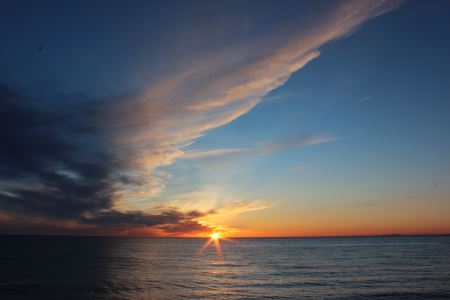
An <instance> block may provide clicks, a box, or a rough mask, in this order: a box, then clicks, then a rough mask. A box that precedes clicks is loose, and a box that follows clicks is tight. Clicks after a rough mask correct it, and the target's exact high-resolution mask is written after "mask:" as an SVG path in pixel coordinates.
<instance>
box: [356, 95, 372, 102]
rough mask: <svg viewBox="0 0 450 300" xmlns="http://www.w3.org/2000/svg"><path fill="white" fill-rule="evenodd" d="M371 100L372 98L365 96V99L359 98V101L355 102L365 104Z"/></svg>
mask: <svg viewBox="0 0 450 300" xmlns="http://www.w3.org/2000/svg"><path fill="white" fill-rule="evenodd" d="M372 99H373V97H372V96H367V97H363V98H360V99H358V100H356V102H357V103H365V102H367V101H370V100H372Z"/></svg>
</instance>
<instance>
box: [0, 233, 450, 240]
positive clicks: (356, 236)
mask: <svg viewBox="0 0 450 300" xmlns="http://www.w3.org/2000/svg"><path fill="white" fill-rule="evenodd" d="M2 237H52V238H56V237H60V238H150V239H208V237H175V236H123V235H75V234H74V235H59V234H0V238H2ZM385 237H405V238H408V237H450V233H447V234H380V235H330V236H267V237H251V236H250V237H228V238H230V239H324V238H385Z"/></svg>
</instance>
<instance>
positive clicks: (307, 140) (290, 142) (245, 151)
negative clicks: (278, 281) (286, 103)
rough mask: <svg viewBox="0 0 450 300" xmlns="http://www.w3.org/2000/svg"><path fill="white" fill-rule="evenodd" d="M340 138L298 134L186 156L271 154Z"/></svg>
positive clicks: (188, 153)
mask: <svg viewBox="0 0 450 300" xmlns="http://www.w3.org/2000/svg"><path fill="white" fill-rule="evenodd" d="M337 139H339V138H337V137H334V136H327V135H311V134H298V135H293V136H289V137H286V138H284V139H279V140H275V141H270V142H266V143H264V144H263V145H262V146H260V147H254V148H227V149H214V150H204V151H201V150H197V151H190V152H186V155H185V156H184V158H186V159H206V160H208V159H216V158H218V157H220V158H230V157H233V158H234V157H245V156H248V155H270V154H274V153H277V152H282V151H286V150H289V149H291V148H297V147H303V146H311V145H318V144H323V143H328V142H332V141H335V140H337Z"/></svg>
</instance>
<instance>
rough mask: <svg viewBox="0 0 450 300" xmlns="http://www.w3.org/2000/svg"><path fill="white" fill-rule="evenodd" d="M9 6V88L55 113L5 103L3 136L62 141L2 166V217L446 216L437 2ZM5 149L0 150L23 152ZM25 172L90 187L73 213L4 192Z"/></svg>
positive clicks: (222, 222) (65, 225)
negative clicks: (21, 110)
mask: <svg viewBox="0 0 450 300" xmlns="http://www.w3.org/2000/svg"><path fill="white" fill-rule="evenodd" d="M2 6H3V8H4V9H2V10H1V11H2V12H1V13H0V17H1V21H0V24H1V29H0V37H1V39H2V41H3V42H2V44H3V46H2V47H1V48H0V80H1V84H2V86H3V87H4V90H5V91H2V97H3V99H2V101H7V102H8V101H9V102H8V103H11V99H19V100H17V101H19V102H20V103H21V104H23V105H22V106H24V107H29V110H30V112H27V113H28V115H29V116H31V117H30V118H31V120H33V121H35V120H36V122H37V124H40V123H39V122H38V121H39V120H41V119H49V120H50V119H51V120H52V121H51V122H50V121H48V122H49V123H45V124H46V125H43V127H40V126H41V125H39V126H37V125H35V124H36V123H35V122H31V124H29V125H28V124H27V125H23V127H24V128H26V131H24V132H22V131H20V130H19V131H18V134H17V135H16V136H14V138H12V137H11V136H10V133H9V132H11V131H14V130H15V127H17V126H19V127H18V128H19V129H20V128H22V127H21V125H17V124H20V123H16V122H6V123H5V124H4V125H3V126H4V129H5V130H7V131H8V135H7V136H6V137H4V138H3V139H4V140H6V141H9V142H8V143H9V144H11V145H12V146H11V147H12V148H14V149H17V147H23V144H25V143H24V140H23V139H24V138H27V137H29V136H30V134H31V133H30V132H32V133H33V135H32V138H36V140H39V139H38V137H35V136H34V134H35V133H36V132H39V133H41V130H42V131H43V133H42V134H43V135H44V136H45V137H49V136H52V135H55V136H58V138H60V140H59V139H58V143H56V142H55V141H51V140H50V139H49V141H48V143H49V145H54V144H58V145H60V144H61V148H62V149H66V148H70V147H73V149H69V150H67V155H66V154H65V155H62V156H61V157H59V156H58V155H56V157H58V158H57V159H56V158H53V156H52V155H53V154H52V153H53V152H51V151H50V150H49V152H48V153H47V152H45V151H47V150H45V151H42V152H40V151H41V150H39V147H37V149H36V153H38V154H33V152H35V151H34V150H35V149H34V147H35V146H34V145H33V144H31V145H28V147H29V149H30V151H29V154H28V156H29V157H31V158H27V159H30V161H33V159H32V158H33V157H36V160H37V161H39V164H37V163H35V162H33V163H31V162H30V165H33V166H35V164H37V165H38V167H33V168H31V167H29V166H27V167H26V168H25V167H24V166H23V165H20V164H11V167H9V166H8V168H5V169H4V170H3V171H2V176H1V177H0V179H1V180H2V182H0V188H1V189H2V195H6V196H4V198H2V199H1V200H0V217H2V218H0V221H2V220H3V222H4V223H5V224H8V226H9V227H8V228H10V229H8V230H11V231H12V232H29V231H32V232H44V233H46V232H64V233H66V232H69V233H70V232H71V231H70V230H71V228H76V230H75V231H74V232H75V233H80V232H81V233H83V234H85V233H93V234H96V233H99V234H104V233H106V234H110V233H117V234H150V235H153V234H156V235H160V234H162V235H166V234H175V235H178V234H181V235H183V234H188V235H192V234H193V235H195V234H200V235H201V234H204V232H206V231H209V230H213V229H216V230H222V231H224V232H227V233H228V234H230V235H314V234H321V235H322V234H323V235H333V234H376V233H398V232H406V233H414V232H416V233H417V232H425V233H429V232H445V231H448V230H449V229H450V223H448V221H445V215H448V213H449V212H450V203H449V202H448V199H449V195H450V190H449V188H448V186H450V185H449V183H450V172H449V170H450V157H449V155H448V153H450V139H449V138H448V132H449V129H450V121H449V119H448V115H449V112H450V104H449V101H448V100H449V99H448V97H449V95H450V85H449V80H450V60H449V59H448V53H449V50H450V49H449V48H450V40H449V39H448V38H447V37H448V36H450V32H449V31H450V29H449V28H450V26H449V25H450V24H449V23H450V19H449V15H450V5H449V4H448V3H446V2H444V1H404V2H400V1H387V2H383V1H368V2H365V3H363V2H358V1H336V2H327V1H317V2H314V3H312V2H310V1H283V5H280V3H279V2H276V1H243V2H242V1H239V2H237V1H229V2H214V3H208V2H205V1H190V2H187V1H171V2H170V3H167V2H154V3H148V2H147V1H142V2H140V1H136V2H133V3H130V4H125V3H123V2H114V1H112V2H111V1H105V2H101V1H99V2H95V3H92V2H89V1H86V2H76V3H75V2H59V1H58V2H51V1H45V2H42V3H41V2H40V3H34V2H20V3H17V2H12V1H11V2H8V3H6V2H5V3H3V4H2ZM6 91H7V92H6ZM11 95H12V96H11ZM8 99H9V100H8ZM17 101H16V102H17ZM5 103H6V102H5ZM8 105H10V104H8ZM5 107H6V108H5V109H4V112H5V113H7V114H8V116H9V115H12V113H11V112H10V111H9V110H11V111H13V106H5ZM15 111H18V110H16V108H14V112H15ZM42 112H45V113H47V114H46V115H45V117H43V116H40V113H42ZM23 115H24V114H20V115H18V116H23ZM54 119H56V120H57V121H53V120H54ZM53 122H54V123H53ZM50 123H51V124H50ZM48 124H50V125H48ZM28 126H29V127H28ZM36 126H37V127H36ZM42 128H45V129H42ZM21 134H23V136H22V135H21ZM14 143H17V145H15V144H14ZM20 145H22V146H20ZM69 145H70V146H69ZM13 146H14V147H13ZM49 147H50V146H49ZM5 149H6V150H5V154H4V158H3V161H4V162H10V161H11V160H13V161H16V160H17V161H20V160H21V157H19V156H20V155H25V154H20V155H15V156H8V155H12V154H11V153H12V152H11V151H10V150H9V149H8V148H5ZM45 149H47V148H45ZM21 153H22V152H21ZM24 153H25V152H24ZM40 153H43V154H42V157H40V156H39V155H41V154H40ZM44 154H45V155H44ZM97 157H99V159H98V160H97ZM6 165H8V163H6ZM86 165H89V168H90V169H89V170H92V169H93V170H96V171H95V172H91V173H89V172H87V171H86V170H85V167H86ZM21 168H23V169H21ZM11 170H14V172H12V173H14V174H15V173H17V174H18V175H17V176H16V175H14V176H12V175H11V174H12V173H11ZM16 171H17V172H16ZM96 172H98V174H100V175H96V176H94V175H92V174H94V173H96ZM49 174H51V175H52V176H57V177H56V179H53V181H48V179H47V178H48V176H49ZM68 174H69V175H68ZM86 174H88V175H86ZM52 178H53V177H52ZM66 180H70V181H71V183H70V185H68V184H67V183H66V182H65V181H66ZM63 181H64V184H59V182H63ZM93 181H98V182H102V185H101V187H97V186H95V187H94V186H91V185H90V184H88V183H87V182H93ZM30 182H32V183H33V184H34V185H36V186H39V188H36V189H34V190H33V191H32V193H35V195H37V193H43V195H41V194H39V197H38V198H39V199H41V197H42V199H46V198H45V197H48V193H49V191H54V190H57V191H58V193H59V194H61V195H63V196H61V197H59V196H58V199H54V200H48V201H50V202H51V203H64V202H65V201H66V199H65V196H64V195H65V194H71V193H72V190H71V189H72V188H74V186H75V187H76V190H77V191H79V190H82V188H85V187H86V186H89V188H87V190H90V189H92V191H91V195H89V193H87V192H86V193H85V192H83V193H82V194H80V195H78V196H76V197H75V198H77V197H79V198H82V199H81V200H79V201H81V202H82V203H84V204H85V203H91V204H92V203H95V205H92V207H90V206H89V205H87V204H86V206H85V205H84V204H83V205H82V206H81V207H78V204H74V206H76V207H78V208H77V210H76V212H74V213H73V214H67V215H66V214H62V213H60V208H59V204H55V206H54V209H53V208H52V210H50V211H47V210H45V209H42V210H41V208H39V207H36V203H33V202H29V201H24V204H23V207H22V206H21V207H18V206H17V205H12V204H11V203H12V202H11V201H16V199H17V198H21V197H25V196H24V195H28V194H26V193H25V190H26V191H27V193H28V192H29V188H28V187H29V185H30ZM56 182H58V184H56ZM103 183H104V185H103ZM11 195H12V196H11ZM98 195H102V200H101V201H100V200H98V199H96V197H97V196H98ZM104 195H107V196H104ZM11 197H12V198H11ZM31 198H32V197H31ZM60 198H61V199H60ZM52 201H53V202H52ZM67 201H69V200H67ZM70 201H75V202H76V201H77V200H73V199H71V200H70ZM70 201H69V202H70ZM44 202H45V201H44ZM99 202H100V203H102V205H98V203H99ZM70 203H72V202H70ZM50 206H52V205H50ZM52 207H53V206H52ZM194 212H195V213H194ZM167 215H170V216H172V215H173V217H171V218H169V219H170V220H169V221H161V222H156V221H155V219H158V220H160V219H161V218H162V217H161V216H164V217H163V218H162V219H164V218H165V216H167ZM370 216H373V218H372V217H370ZM24 217H27V218H29V219H31V221H30V222H29V224H25V225H26V226H24V225H23V224H22V223H21V222H22V221H18V220H21V219H22V218H24ZM118 219H120V221H119V222H115V221H114V220H118ZM136 219H137V220H138V221H137V222H135V223H137V224H135V223H133V222H134V221H133V220H136ZM164 220H165V219H164ZM268 220H269V221H270V222H269V223H271V224H273V228H272V229H271V228H268V227H267V226H266V225H265V223H267V221H268ZM17 223H21V225H20V226H19V225H17ZM105 224H113V225H114V226H112V229H111V230H108V228H106V227H107V226H105ZM180 228H181V229H180Z"/></svg>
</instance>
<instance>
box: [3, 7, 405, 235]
mask: <svg viewBox="0 0 450 300" xmlns="http://www.w3.org/2000/svg"><path fill="white" fill-rule="evenodd" d="M334 5H335V7H333V8H332V10H331V11H330V12H329V13H328V14H327V15H326V16H324V17H323V18H321V19H320V20H317V21H315V22H314V23H313V24H311V25H310V27H308V28H301V29H297V30H292V29H289V30H287V32H286V33H285V36H284V37H283V38H281V39H280V38H279V37H277V36H271V35H270V34H269V35H267V36H266V37H265V38H264V39H263V40H259V41H254V42H253V43H249V45H246V46H245V47H242V46H240V45H231V46H230V47H229V48H227V49H225V50H223V51H222V52H220V53H212V54H210V55H206V56H202V57H201V58H197V59H192V60H190V62H189V63H188V64H186V63H181V64H178V67H177V68H176V69H175V70H173V72H172V73H169V75H166V76H165V77H164V78H163V79H161V80H160V81H158V82H156V83H152V84H150V85H149V87H148V88H146V89H145V90H143V91H140V92H136V93H133V94H131V95H126V96H121V97H115V98H113V99H101V100H95V101H94V100H92V101H81V102H80V104H78V105H68V106H67V107H61V106H52V105H45V103H47V102H45V101H42V100H41V99H34V98H33V96H30V95H26V94H25V93H23V92H19V91H18V90H17V89H15V88H13V87H12V86H11V85H6V84H3V85H1V86H0V105H1V106H0V140H1V141H2V147H1V148H0V222H1V223H2V224H3V225H4V226H2V228H4V229H2V230H4V231H10V232H13V231H14V232H15V231H25V232H26V231H30V230H31V229H30V228H35V229H36V228H42V232H52V233H58V232H61V233H68V232H69V233H70V232H72V233H85V232H91V233H98V234H114V233H119V234H135V233H145V234H149V235H151V234H185V233H195V232H202V231H206V230H209V228H208V227H207V225H204V223H202V222H201V221H200V220H201V218H202V217H204V216H205V215H207V214H211V213H213V212H200V211H186V210H183V211H180V210H178V209H177V208H170V209H164V207H162V208H161V206H158V208H155V205H154V204H153V203H152V198H153V197H154V196H155V195H158V194H159V193H160V192H161V191H163V190H164V189H165V178H166V177H167V176H170V174H168V173H167V172H164V171H163V170H162V167H164V166H169V165H171V164H173V163H175V162H176V161H177V159H180V158H184V157H187V158H189V156H191V157H192V156H194V157H193V158H200V156H208V155H210V156H213V155H217V154H227V153H228V154H231V153H236V152H239V151H241V152H246V151H247V150H242V149H228V150H221V149H216V150H209V151H210V152H209V153H208V152H203V153H200V154H189V153H186V150H185V149H186V147H188V146H189V145H192V144H193V143H194V142H195V141H196V139H198V138H200V137H202V136H204V135H206V134H207V133H208V132H209V131H210V130H212V129H214V128H218V127H220V126H223V125H226V124H228V123H230V122H232V121H233V120H235V119H236V118H238V117H240V116H243V115H245V114H246V113H248V112H249V111H250V110H251V109H252V108H254V107H255V106H256V105H257V104H258V103H259V102H260V101H261V99H262V98H263V97H264V96H266V95H267V94H268V93H270V92H271V91H272V90H274V89H276V88H277V87H279V86H281V85H283V84H284V83H285V82H286V81H287V80H288V79H289V77H290V76H291V75H292V74H293V73H295V72H296V71H298V70H300V69H301V68H303V67H304V66H305V65H306V64H307V63H308V62H310V61H311V60H313V59H315V58H317V57H318V56H319V55H320V52H319V48H320V47H321V46H323V45H324V44H326V43H328V42H330V41H333V40H336V39H339V38H342V37H345V36H347V35H348V34H350V33H352V32H354V31H355V30H356V29H357V28H358V27H359V26H360V25H361V24H362V23H364V22H366V21H367V20H369V19H371V18H374V17H376V16H379V15H381V14H384V13H387V12H389V11H391V10H393V9H395V8H396V7H398V6H399V5H400V2H399V1H345V2H339V3H335V4H334ZM261 45H263V47H262V46H261ZM332 139H333V137H325V136H300V137H295V138H293V139H289V140H286V141H281V142H277V143H272V144H270V143H269V144H268V145H267V146H266V147H265V148H264V149H263V150H262V153H263V154H271V153H274V152H277V151H282V150H283V149H287V148H289V147H293V146H296V145H308V144H317V143H321V142H325V141H329V140H332ZM195 155H197V157H195ZM143 201H144V202H145V203H148V205H146V206H145V207H142V205H140V206H139V211H137V210H136V205H135V204H136V203H142V202H143ZM240 205H241V206H242V207H244V206H245V204H240ZM5 228H7V229H5ZM14 228H16V230H13V229H14ZM36 230H37V229H36ZM38 231H39V230H38Z"/></svg>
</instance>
